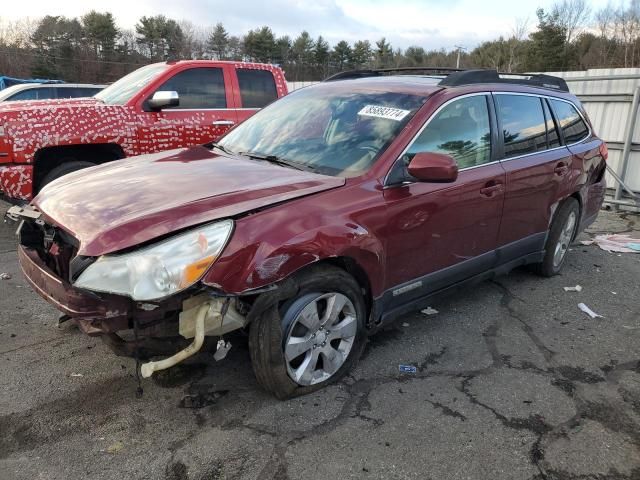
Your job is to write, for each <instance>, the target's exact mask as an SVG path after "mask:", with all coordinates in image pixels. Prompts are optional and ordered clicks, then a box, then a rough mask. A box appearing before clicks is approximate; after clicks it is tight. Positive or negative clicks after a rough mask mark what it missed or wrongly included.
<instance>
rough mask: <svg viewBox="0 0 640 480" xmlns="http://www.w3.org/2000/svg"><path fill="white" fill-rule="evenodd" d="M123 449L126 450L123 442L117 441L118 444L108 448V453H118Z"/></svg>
mask: <svg viewBox="0 0 640 480" xmlns="http://www.w3.org/2000/svg"><path fill="white" fill-rule="evenodd" d="M123 448H124V443H122V442H121V441H117V442H115V443H112V444H111V445H109V446H108V447H107V452H108V453H118V452H119V451H120V450H122V449H123Z"/></svg>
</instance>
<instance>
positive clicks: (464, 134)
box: [404, 95, 491, 169]
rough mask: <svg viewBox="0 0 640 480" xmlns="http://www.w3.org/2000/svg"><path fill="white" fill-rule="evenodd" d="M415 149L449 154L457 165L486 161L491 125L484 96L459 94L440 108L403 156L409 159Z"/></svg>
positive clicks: (465, 166)
mask: <svg viewBox="0 0 640 480" xmlns="http://www.w3.org/2000/svg"><path fill="white" fill-rule="evenodd" d="M418 152H434V153H444V154H447V155H451V156H452V157H453V158H454V159H455V161H456V163H457V164H458V168H459V169H463V168H469V167H475V166H477V165H482V164H484V163H489V162H490V161H491V127H490V126H489V109H488V107H487V96H486V95H475V96H471V97H465V98H461V99H459V100H455V101H453V102H451V103H450V104H448V105H447V106H445V107H444V108H443V109H442V110H440V111H439V112H438V113H437V114H436V115H435V117H432V119H431V120H430V121H429V123H428V124H427V126H426V127H425V129H424V130H423V131H422V133H420V135H418V137H417V138H416V139H415V140H414V141H413V143H412V144H411V146H410V147H409V149H408V150H407V153H406V154H405V159H404V160H405V161H406V162H408V161H411V159H412V158H413V156H414V155H415V154H416V153H418ZM407 157H408V158H407Z"/></svg>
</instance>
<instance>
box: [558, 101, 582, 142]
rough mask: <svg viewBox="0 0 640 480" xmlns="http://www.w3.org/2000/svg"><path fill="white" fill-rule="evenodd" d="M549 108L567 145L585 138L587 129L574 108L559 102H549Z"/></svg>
mask: <svg viewBox="0 0 640 480" xmlns="http://www.w3.org/2000/svg"><path fill="white" fill-rule="evenodd" d="M551 107H552V108H553V111H554V112H555V114H556V118H557V119H558V123H559V124H560V125H559V126H560V129H561V130H562V133H563V135H564V142H565V144H567V145H570V144H572V143H577V142H579V141H581V140H584V139H585V138H587V135H589V127H587V124H586V123H585V122H584V120H583V119H582V117H581V116H580V114H579V113H578V111H577V110H576V108H575V107H574V106H573V105H571V104H570V103H567V102H563V101H561V100H553V99H552V100H551Z"/></svg>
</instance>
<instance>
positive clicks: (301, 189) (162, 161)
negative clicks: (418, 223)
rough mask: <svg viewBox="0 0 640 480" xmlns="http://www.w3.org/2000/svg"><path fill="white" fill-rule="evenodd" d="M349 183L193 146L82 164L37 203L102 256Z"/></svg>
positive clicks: (85, 251) (84, 250) (86, 251)
mask: <svg viewBox="0 0 640 480" xmlns="http://www.w3.org/2000/svg"><path fill="white" fill-rule="evenodd" d="M344 183H345V180H344V179H343V178H337V177H330V176H325V175H319V174H315V173H310V172H303V171H299V170H294V169H291V168H286V167H281V166H278V165H273V164H270V163H267V162H263V161H255V160H250V159H246V158H244V157H233V156H227V155H222V154H216V153H214V152H212V151H211V150H209V149H207V148H204V147H193V148H189V149H179V150H172V151H168V152H162V153H158V154H151V155H142V156H139V157H133V158H130V159H125V160H119V161H116V162H111V163H108V164H105V165H100V166H97V167H92V168H88V169H85V170H80V171H78V172H75V173H72V174H69V175H67V176H65V177H63V178H61V179H58V180H56V181H54V182H52V183H50V184H49V185H47V186H46V187H45V188H44V189H43V190H42V192H41V193H40V194H39V195H38V196H37V197H36V198H35V199H34V200H33V204H34V205H35V206H36V207H37V208H38V209H39V210H40V211H41V212H42V213H43V214H44V215H45V217H47V220H48V221H49V222H51V223H53V224H54V225H57V226H59V227H61V228H62V229H64V230H66V231H67V232H69V233H70V234H72V235H73V236H74V237H75V238H76V239H78V240H79V241H80V248H79V252H78V253H79V254H80V255H87V256H97V255H104V254H106V253H110V252H115V251H118V250H122V249H125V248H129V247H132V246H135V245H138V244H141V243H143V242H147V241H149V240H152V239H154V238H157V237H160V236H163V235H167V234H169V233H171V232H174V231H177V230H180V229H183V228H186V227H190V226H192V225H197V224H201V223H205V222H210V221H213V220H217V219H222V218H228V217H232V216H235V215H239V214H242V213H245V212H248V211H251V210H254V209H256V208H261V207H265V206H268V205H272V204H275V203H279V202H283V201H286V200H291V199H293V198H296V197H301V196H304V195H309V194H312V193H316V192H320V191H324V190H328V189H331V188H335V187H339V186H342V185H344Z"/></svg>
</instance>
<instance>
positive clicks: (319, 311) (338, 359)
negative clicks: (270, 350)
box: [284, 292, 358, 386]
mask: <svg viewBox="0 0 640 480" xmlns="http://www.w3.org/2000/svg"><path fill="white" fill-rule="evenodd" d="M357 329H358V321H357V317H356V309H355V307H354V305H353V303H352V302H351V300H349V298H348V297H346V296H345V295H343V294H341V293H337V292H331V293H325V294H317V295H316V296H315V297H314V296H312V297H311V298H310V299H309V300H308V303H306V305H304V307H302V309H301V310H300V311H299V313H298V314H297V315H296V317H295V318H294V320H293V322H292V323H291V326H290V328H289V331H288V333H287V337H286V340H285V342H284V357H285V362H286V365H287V373H288V374H289V376H290V377H291V379H292V380H293V381H294V382H296V383H297V384H298V385H305V386H306V385H314V384H316V383H320V382H324V381H326V380H328V379H329V378H330V377H331V376H332V375H333V374H335V373H336V372H337V371H338V370H339V369H340V367H342V365H343V364H344V362H345V361H346V360H347V358H348V356H349V353H350V352H351V348H352V347H353V344H354V341H355V338H356V332H357Z"/></svg>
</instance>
